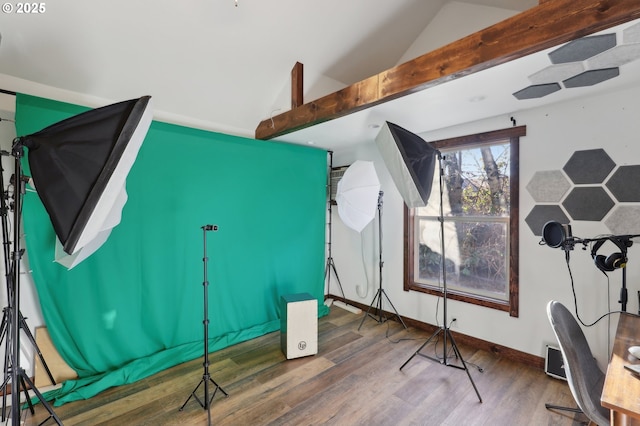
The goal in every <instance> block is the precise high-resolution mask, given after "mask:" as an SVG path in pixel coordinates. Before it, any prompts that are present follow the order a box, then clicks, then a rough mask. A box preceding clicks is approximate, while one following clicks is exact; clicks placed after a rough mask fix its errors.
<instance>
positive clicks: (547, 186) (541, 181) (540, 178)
mask: <svg viewBox="0 0 640 426" xmlns="http://www.w3.org/2000/svg"><path fill="white" fill-rule="evenodd" d="M570 187H571V183H570V182H569V181H568V180H567V178H566V177H565V176H564V174H563V173H562V172H561V171H560V170H547V171H541V172H536V173H535V174H534V175H533V177H532V178H531V180H530V181H529V183H528V184H527V191H529V194H531V196H532V197H533V199H534V200H535V201H536V202H538V203H557V202H559V201H560V200H561V199H562V196H563V195H564V194H566V193H567V191H568V190H569V188H570Z"/></svg>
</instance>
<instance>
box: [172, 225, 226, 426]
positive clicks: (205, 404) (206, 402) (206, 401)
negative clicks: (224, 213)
mask: <svg viewBox="0 0 640 426" xmlns="http://www.w3.org/2000/svg"><path fill="white" fill-rule="evenodd" d="M217 230H218V225H204V226H203V227H202V246H203V253H204V255H203V257H202V263H203V267H204V281H203V282H202V286H203V287H204V320H203V321H202V324H203V325H204V356H203V362H202V365H203V367H204V371H203V373H202V379H201V380H200V383H198V385H197V386H196V388H195V389H194V390H193V392H191V395H189V397H188V398H187V400H186V401H185V402H184V404H182V407H180V411H182V409H183V408H184V407H185V405H187V402H189V400H190V399H191V397H194V398H195V399H196V401H198V403H199V404H200V406H201V407H202V408H204V409H205V410H207V424H209V425H211V401H213V398H214V397H215V396H216V393H217V392H218V389H220V392H222V393H223V394H224V396H229V394H228V393H226V392H225V391H224V389H222V388H221V387H220V386H219V385H218V384H217V383H216V382H215V381H214V380H213V379H212V378H211V376H210V375H209V281H208V279H207V262H208V261H209V258H208V257H207V231H217ZM210 384H212V385H213V386H214V389H213V393H212V394H211V397H209V385H210ZM202 385H204V397H203V398H202V399H200V398H198V395H196V392H197V391H198V389H199V388H200V386H202Z"/></svg>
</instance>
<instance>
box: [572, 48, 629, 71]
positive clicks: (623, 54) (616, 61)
mask: <svg viewBox="0 0 640 426" xmlns="http://www.w3.org/2000/svg"><path fill="white" fill-rule="evenodd" d="M638 58H640V43H633V44H623V45H621V46H616V47H614V48H613V49H609V50H607V51H606V52H603V53H601V54H600V55H598V56H594V57H593V58H589V59H587V60H586V61H585V63H586V67H587V69H590V70H595V69H606V68H607V67H621V66H622V65H624V64H628V63H629V62H633V61H635V60H636V59H638ZM576 74H578V73H575V74H574V75H576Z"/></svg>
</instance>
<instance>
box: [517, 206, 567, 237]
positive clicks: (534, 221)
mask: <svg viewBox="0 0 640 426" xmlns="http://www.w3.org/2000/svg"><path fill="white" fill-rule="evenodd" d="M551 220H553V221H556V222H560V223H569V218H568V217H567V215H566V214H565V213H564V211H563V210H562V209H561V208H560V206H558V205H539V206H535V207H534V208H533V209H531V212H530V213H529V214H528V215H527V217H526V218H525V219H524V221H525V222H526V223H527V225H529V229H531V232H533V235H536V236H538V237H541V236H542V227H543V226H544V224H545V223H547V222H549V221H551Z"/></svg>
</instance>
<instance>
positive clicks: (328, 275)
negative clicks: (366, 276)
mask: <svg viewBox="0 0 640 426" xmlns="http://www.w3.org/2000/svg"><path fill="white" fill-rule="evenodd" d="M332 170H333V151H329V191H328V192H329V197H327V198H329V201H328V204H329V219H328V220H329V223H328V225H329V241H328V242H327V249H328V256H327V263H326V266H325V268H324V279H325V280H326V281H327V294H331V271H333V274H334V275H335V276H336V281H338V287H340V293H341V294H342V298H343V299H345V297H344V290H343V289H342V283H341V282H340V277H339V276H338V271H337V270H336V264H335V263H334V262H333V257H332V256H331V237H332V235H331V228H332V225H333V222H332V217H333V214H332V203H333V201H332V200H331V195H332V192H333V191H332V187H333V184H332V180H331V171H332Z"/></svg>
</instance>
